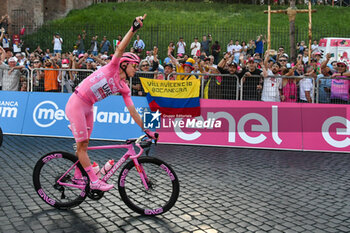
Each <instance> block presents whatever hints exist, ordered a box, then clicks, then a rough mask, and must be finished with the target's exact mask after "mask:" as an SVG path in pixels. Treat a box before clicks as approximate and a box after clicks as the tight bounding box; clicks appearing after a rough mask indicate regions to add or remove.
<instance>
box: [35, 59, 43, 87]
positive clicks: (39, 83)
mask: <svg viewBox="0 0 350 233" xmlns="http://www.w3.org/2000/svg"><path fill="white" fill-rule="evenodd" d="M41 66H42V63H41V61H40V60H39V59H35V60H34V63H33V68H34V70H33V72H32V74H33V76H32V80H33V91H44V79H45V73H44V71H42V70H39V68H41Z"/></svg>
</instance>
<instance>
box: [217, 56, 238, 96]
mask: <svg viewBox="0 0 350 233" xmlns="http://www.w3.org/2000/svg"><path fill="white" fill-rule="evenodd" d="M217 69H218V70H219V72H220V73H221V74H230V75H231V76H222V82H221V94H222V98H223V99H230V100H235V99H236V98H237V85H238V84H237V81H238V72H237V63H235V62H234V61H233V56H232V55H231V54H230V53H226V54H225V56H224V58H223V59H221V61H220V62H219V64H218V67H217Z"/></svg>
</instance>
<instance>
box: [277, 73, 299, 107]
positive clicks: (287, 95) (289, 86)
mask: <svg viewBox="0 0 350 233" xmlns="http://www.w3.org/2000/svg"><path fill="white" fill-rule="evenodd" d="M287 74H288V69H287V68H286V69H284V70H283V71H282V75H287ZM292 75H293V74H292V73H291V74H290V76H292ZM281 97H282V98H281V100H282V102H289V103H296V102H297V100H298V87H297V79H296V78H283V79H282V96H281Z"/></svg>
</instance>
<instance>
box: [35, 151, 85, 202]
mask: <svg viewBox="0 0 350 233" xmlns="http://www.w3.org/2000/svg"><path fill="white" fill-rule="evenodd" d="M77 161H78V158H77V157H76V156H75V155H72V154H69V153H67V152H62V151H55V152H51V153H48V154H46V155H44V156H43V157H41V158H40V159H39V161H38V162H37V163H36V165H35V167H34V172H33V183H34V188H35V191H36V193H37V194H38V195H39V197H40V198H41V199H42V200H43V201H44V202H45V203H47V204H48V205H50V206H53V207H55V208H57V209H69V208H72V207H75V206H78V205H80V204H81V203H82V202H83V201H84V200H85V198H86V190H85V189H86V185H84V184H86V183H88V182H89V178H88V175H87V173H86V172H85V170H84V169H83V167H82V166H81V165H80V163H79V162H78V163H77V164H76V165H74V164H75V163H76V162H77ZM76 167H77V168H78V169H79V170H80V171H81V173H82V175H83V179H82V182H83V183H82V184H81V185H80V186H81V188H77V187H69V186H67V185H66V184H74V185H75V183H74V182H73V181H72V178H73V177H74V171H75V168H76ZM69 169H71V170H70V171H69V172H68V173H67V174H65V173H66V172H67V171H68V170H69ZM59 179H60V181H61V182H62V183H63V184H62V185H60V184H58V182H57V181H58V180H59Z"/></svg>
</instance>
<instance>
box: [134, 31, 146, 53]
mask: <svg viewBox="0 0 350 233" xmlns="http://www.w3.org/2000/svg"><path fill="white" fill-rule="evenodd" d="M145 47H146V45H145V42H143V40H141V38H140V35H136V40H135V41H134V44H133V48H134V49H135V52H136V54H137V55H138V56H139V57H140V56H141V54H142V51H143V50H144V49H145Z"/></svg>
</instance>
